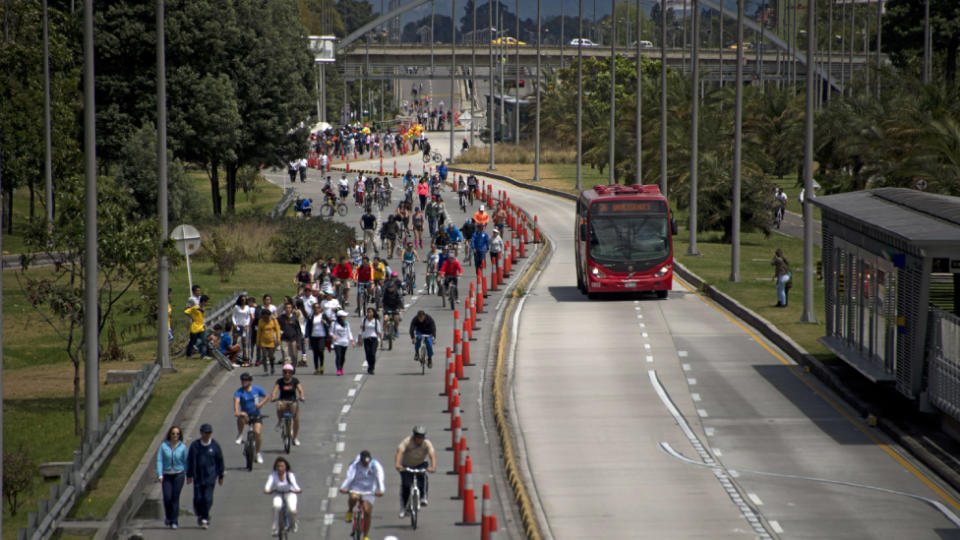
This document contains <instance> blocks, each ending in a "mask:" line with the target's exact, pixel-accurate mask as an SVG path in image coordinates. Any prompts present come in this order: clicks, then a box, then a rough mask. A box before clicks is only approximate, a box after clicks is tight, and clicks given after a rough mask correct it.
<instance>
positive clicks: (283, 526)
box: [277, 510, 288, 540]
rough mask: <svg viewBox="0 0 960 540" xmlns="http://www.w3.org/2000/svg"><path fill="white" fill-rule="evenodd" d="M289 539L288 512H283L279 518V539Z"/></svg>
mask: <svg viewBox="0 0 960 540" xmlns="http://www.w3.org/2000/svg"><path fill="white" fill-rule="evenodd" d="M287 537H288V533H287V511H286V510H281V511H280V515H279V517H278V518H277V538H278V539H279V540H286V538H287Z"/></svg>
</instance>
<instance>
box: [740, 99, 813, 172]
mask: <svg viewBox="0 0 960 540" xmlns="http://www.w3.org/2000/svg"><path fill="white" fill-rule="evenodd" d="M746 93H747V94H749V95H748V97H747V98H746V99H745V100H744V101H745V102H746V104H747V107H746V114H745V115H744V122H743V132H744V137H745V140H746V142H747V145H746V147H747V148H746V149H747V152H746V154H747V155H750V156H751V157H753V158H754V159H755V160H756V161H757V163H759V164H760V165H761V166H762V167H763V170H764V171H766V172H768V173H771V174H775V175H777V177H778V178H783V175H784V174H787V173H789V172H792V171H795V170H797V167H798V166H799V165H800V163H801V161H802V159H803V154H802V153H801V152H799V151H798V149H799V148H802V145H803V119H804V109H803V103H804V99H805V98H804V97H803V95H799V96H798V95H793V92H792V91H791V90H789V89H786V88H784V89H782V90H780V89H777V88H773V87H771V88H766V89H764V91H763V92H757V91H755V90H754V89H753V88H752V87H751V88H747V89H746ZM791 96H792V97H791Z"/></svg>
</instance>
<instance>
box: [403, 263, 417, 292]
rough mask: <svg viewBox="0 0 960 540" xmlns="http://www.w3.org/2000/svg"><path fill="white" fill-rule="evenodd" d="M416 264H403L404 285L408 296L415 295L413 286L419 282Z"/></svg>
mask: <svg viewBox="0 0 960 540" xmlns="http://www.w3.org/2000/svg"><path fill="white" fill-rule="evenodd" d="M414 264H415V263H414V261H404V263H403V284H404V285H405V287H406V289H407V294H408V295H412V294H413V285H414V283H416V281H417V269H416V268H415V267H414Z"/></svg>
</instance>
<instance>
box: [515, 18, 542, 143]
mask: <svg viewBox="0 0 960 540" xmlns="http://www.w3.org/2000/svg"><path fill="white" fill-rule="evenodd" d="M516 10H517V12H516V22H517V42H516V43H515V44H514V68H515V69H516V70H517V71H516V72H515V73H514V77H513V95H514V97H515V98H516V103H514V104H513V113H514V114H513V119H514V121H515V122H514V127H513V129H514V131H513V144H520V0H517V6H516ZM539 40H540V37H539V36H537V46H539V44H540V41H539ZM539 57H540V51H539V49H538V50H537V60H540V58H539Z"/></svg>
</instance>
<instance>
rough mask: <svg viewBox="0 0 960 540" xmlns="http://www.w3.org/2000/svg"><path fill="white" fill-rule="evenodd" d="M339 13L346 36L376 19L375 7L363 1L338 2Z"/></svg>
mask: <svg viewBox="0 0 960 540" xmlns="http://www.w3.org/2000/svg"><path fill="white" fill-rule="evenodd" d="M337 13H338V14H339V15H340V20H342V21H343V26H344V31H345V32H346V34H345V35H349V34H350V33H352V32H353V31H354V30H356V29H358V28H360V27H361V26H363V25H365V24H367V23H368V22H370V21H372V20H373V19H375V18H376V16H375V15H374V14H373V6H372V5H370V4H369V3H368V2H365V1H361V0H337Z"/></svg>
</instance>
